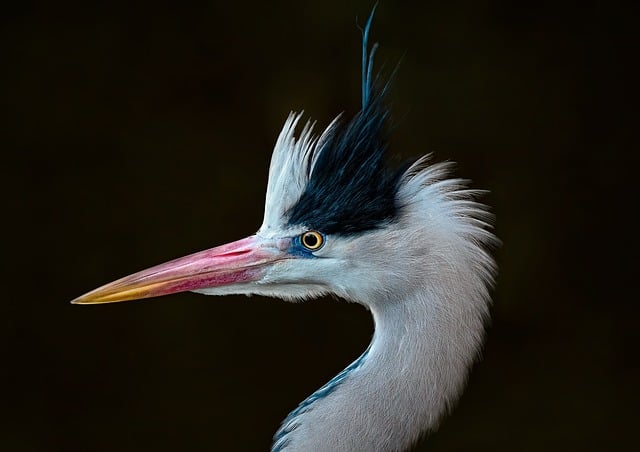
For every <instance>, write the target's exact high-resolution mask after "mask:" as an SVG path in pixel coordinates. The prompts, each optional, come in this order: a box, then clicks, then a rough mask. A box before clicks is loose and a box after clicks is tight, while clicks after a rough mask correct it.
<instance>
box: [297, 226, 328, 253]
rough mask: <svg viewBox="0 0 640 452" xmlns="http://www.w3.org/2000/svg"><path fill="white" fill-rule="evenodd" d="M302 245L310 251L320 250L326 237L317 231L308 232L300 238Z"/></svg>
mask: <svg viewBox="0 0 640 452" xmlns="http://www.w3.org/2000/svg"><path fill="white" fill-rule="evenodd" d="M300 241H301V242H302V245H304V247H305V248H306V249H308V250H311V251H315V250H319V249H320V248H321V247H322V245H324V237H323V236H322V234H320V233H319V232H317V231H307V232H305V233H304V234H302V235H301V236H300Z"/></svg>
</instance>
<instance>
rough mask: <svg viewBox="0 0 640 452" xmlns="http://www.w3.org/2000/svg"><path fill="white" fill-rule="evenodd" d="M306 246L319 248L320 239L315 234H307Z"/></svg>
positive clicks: (305, 238) (305, 236)
mask: <svg viewBox="0 0 640 452" xmlns="http://www.w3.org/2000/svg"><path fill="white" fill-rule="evenodd" d="M304 244H305V245H307V246H308V247H309V248H315V247H316V246H318V237H317V236H316V235H315V234H305V235H304Z"/></svg>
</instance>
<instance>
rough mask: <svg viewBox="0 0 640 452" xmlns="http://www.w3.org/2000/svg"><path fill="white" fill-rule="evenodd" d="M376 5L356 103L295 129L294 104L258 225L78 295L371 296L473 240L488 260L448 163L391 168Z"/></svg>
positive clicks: (475, 209)
mask: <svg viewBox="0 0 640 452" xmlns="http://www.w3.org/2000/svg"><path fill="white" fill-rule="evenodd" d="M372 17H373V13H372V14H371V16H370V17H369V20H368V22H367V24H366V26H365V28H364V30H363V67H362V108H361V110H360V111H359V112H358V113H356V114H355V116H354V117H353V118H352V119H351V120H349V121H342V118H341V117H338V118H336V119H335V120H334V121H333V122H332V123H331V124H330V125H329V126H328V127H327V128H326V129H325V130H324V131H323V132H322V133H321V134H320V135H319V136H316V135H314V133H313V125H312V124H311V123H307V124H306V125H305V126H304V127H303V128H302V131H301V132H300V133H299V134H298V135H296V129H297V125H298V123H299V122H300V118H301V115H300V114H294V113H292V114H290V115H289V117H288V119H287V120H286V122H285V124H284V127H283V129H282V131H281V132H280V135H279V137H278V139H277V141H276V144H275V148H274V151H273V155H272V159H271V165H270V168H269V180H268V184H267V194H266V202H265V213H264V221H263V224H262V226H261V227H260V229H259V230H258V232H257V233H256V234H255V235H252V236H250V237H247V238H245V239H242V240H239V241H236V242H233V243H229V244H226V245H222V246H218V247H216V248H211V249H208V250H205V251H201V252H198V253H195V254H191V255H188V256H185V257H182V258H179V259H175V260H173V261H170V262H167V263H164V264H161V265H157V266H155V267H151V268H149V269H147V270H143V271H141V272H138V273H135V274H133V275H130V276H127V277H125V278H122V279H119V280H117V281H114V282H112V283H109V284H106V285H104V286H102V287H100V288H98V289H96V290H93V291H91V292H89V293H87V294H85V295H82V296H81V297H78V298H76V299H75V300H73V303H77V304H95V303H109V302H118V301H126V300H134V299H141V298H150V297H157V296H161V295H168V294H172V293H177V292H184V291H194V292H201V293H206V294H212V295H227V294H246V295H250V294H260V295H267V296H274V297H279V298H284V299H289V300H296V299H306V298H312V297H316V296H320V295H324V294H334V295H337V296H339V297H343V298H346V299H350V300H353V301H362V300H374V299H377V298H379V297H377V295H379V294H381V293H384V292H387V293H388V292H392V291H394V290H395V288H396V287H397V286H398V284H403V285H405V286H411V285H414V286H415V285H417V284H419V283H420V282H422V281H425V280H426V281H427V282H428V280H429V278H430V275H432V274H436V273H437V270H439V269H440V270H441V269H442V268H450V267H452V266H451V261H452V260H455V259H456V256H458V255H459V259H458V261H460V262H463V261H465V260H466V261H468V260H469V259H468V257H467V255H468V256H470V255H473V254H474V252H475V254H476V255H480V256H482V258H483V259H485V260H486V261H487V262H491V259H490V258H488V257H487V256H486V254H485V253H484V251H482V250H481V248H480V247H479V246H478V244H479V243H482V242H490V241H491V240H492V237H493V236H492V235H491V234H490V233H489V232H487V231H486V227H487V226H488V224H487V221H488V220H487V219H486V214H485V210H484V208H483V206H482V205H480V204H477V203H475V202H473V201H471V200H470V199H469V197H470V192H469V191H468V190H464V189H462V188H461V187H462V186H463V184H461V181H459V180H455V179H445V178H444V176H445V175H446V165H432V166H428V165H426V160H427V159H426V158H422V159H418V160H416V161H415V162H414V163H413V164H408V165H405V166H404V167H401V168H396V169H392V168H390V167H389V165H388V164H387V162H386V152H387V147H388V146H387V142H388V140H387V137H386V131H387V125H386V122H387V119H388V111H387V109H386V108H385V104H384V97H385V95H386V92H387V88H388V86H389V83H388V82H387V83H386V84H385V85H384V86H383V87H382V88H381V89H378V83H376V81H377V78H376V80H372V77H371V74H372V66H373V56H374V53H375V50H376V47H377V45H374V46H373V47H372V48H371V50H369V48H368V43H367V38H368V33H369V28H370V25H371V20H372ZM460 244H462V245H460ZM456 253H457V254H456ZM389 263H392V264H393V265H389ZM467 264H468V262H467ZM470 265H472V266H473V263H471V264H470ZM468 266H469V265H465V266H464V267H465V268H468ZM418 267H419V268H420V271H416V268H418ZM478 267H479V268H484V267H486V265H479V266H478ZM461 268H462V267H461ZM456 271H462V270H460V269H456ZM440 274H441V272H440ZM411 278H414V279H419V280H420V281H417V280H411ZM487 279H490V277H487Z"/></svg>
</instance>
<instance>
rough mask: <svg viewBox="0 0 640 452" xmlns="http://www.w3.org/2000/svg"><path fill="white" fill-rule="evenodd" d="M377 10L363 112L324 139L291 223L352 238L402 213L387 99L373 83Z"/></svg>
mask: <svg viewBox="0 0 640 452" xmlns="http://www.w3.org/2000/svg"><path fill="white" fill-rule="evenodd" d="M374 12H375V7H374V9H373V11H372V12H371V15H370V16H369V19H368V20H367V23H366V25H365V28H364V30H363V31H362V109H361V110H360V111H359V112H358V113H357V114H356V115H355V116H354V117H353V118H352V119H351V121H349V122H348V123H347V124H337V125H336V126H335V127H333V129H332V130H330V131H329V133H328V134H327V135H326V136H325V139H324V141H323V142H322V143H321V144H320V148H319V149H317V150H316V152H318V153H319V155H318V158H317V160H316V163H315V165H314V168H313V171H312V174H311V176H310V179H309V182H308V183H307V186H306V187H305V189H304V191H303V193H302V195H301V196H300V199H299V200H298V201H297V202H296V204H294V205H293V206H292V207H291V208H290V209H289V211H288V215H289V224H292V225H294V224H295V225H304V226H306V227H309V228H311V229H316V230H318V231H321V232H324V233H326V234H353V233H357V232H362V231H366V230H370V229H375V228H378V227H380V226H382V225H383V224H384V223H386V222H389V221H392V220H393V219H394V218H395V217H396V215H397V202H396V193H397V191H398V181H399V178H400V176H401V174H402V172H401V171H391V170H390V169H388V167H387V166H386V162H385V158H386V150H387V147H388V144H387V140H386V120H387V116H388V111H387V109H386V108H385V105H384V103H383V98H384V95H385V92H386V89H387V86H388V83H387V85H385V86H384V88H383V89H382V90H380V91H378V90H377V89H376V86H375V81H374V80H372V79H371V76H372V70H373V60H374V55H375V51H376V49H377V47H378V45H377V44H374V45H373V47H372V48H371V51H370V52H369V49H368V39H369V29H370V27H371V21H372V20H373V14H374Z"/></svg>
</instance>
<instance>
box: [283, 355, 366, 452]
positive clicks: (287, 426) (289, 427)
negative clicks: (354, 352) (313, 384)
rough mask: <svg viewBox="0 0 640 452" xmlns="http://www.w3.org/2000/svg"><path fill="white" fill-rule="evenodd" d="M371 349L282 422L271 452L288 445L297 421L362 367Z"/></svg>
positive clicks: (303, 402)
mask: <svg viewBox="0 0 640 452" xmlns="http://www.w3.org/2000/svg"><path fill="white" fill-rule="evenodd" d="M370 348H371V345H369V347H367V349H366V350H365V352H364V353H363V354H362V355H360V357H359V358H358V359H356V360H355V361H354V362H352V363H351V364H349V366H347V367H346V368H345V369H344V370H343V371H342V372H340V373H339V374H338V375H336V376H335V377H333V378H332V379H331V381H329V382H328V383H327V384H325V385H324V386H322V387H321V388H320V389H318V390H317V391H316V392H314V393H313V394H311V395H310V396H309V397H307V398H306V399H305V400H304V401H302V402H301V403H300V405H298V407H297V408H296V409H295V410H293V411H292V412H291V413H289V415H288V416H287V418H286V419H285V420H284V421H283V422H282V427H281V428H280V429H279V430H278V431H277V432H276V434H275V436H274V437H273V441H274V442H273V446H272V448H271V452H279V451H281V450H282V449H284V447H285V446H286V445H287V443H288V438H287V435H288V434H289V433H291V432H292V431H294V430H295V429H296V427H297V426H298V424H297V423H296V422H295V419H296V418H297V417H298V416H300V415H301V414H303V413H305V412H307V411H308V410H310V409H313V403H314V402H316V401H317V400H319V399H322V398H324V397H327V396H328V395H329V394H331V393H332V392H333V391H335V390H336V389H337V388H338V386H340V384H341V383H342V382H343V381H344V380H346V379H347V377H348V376H349V374H351V372H353V371H354V370H356V369H358V368H359V367H360V366H362V364H363V363H364V361H365V359H366V357H367V355H368V354H369V349H370Z"/></svg>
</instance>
